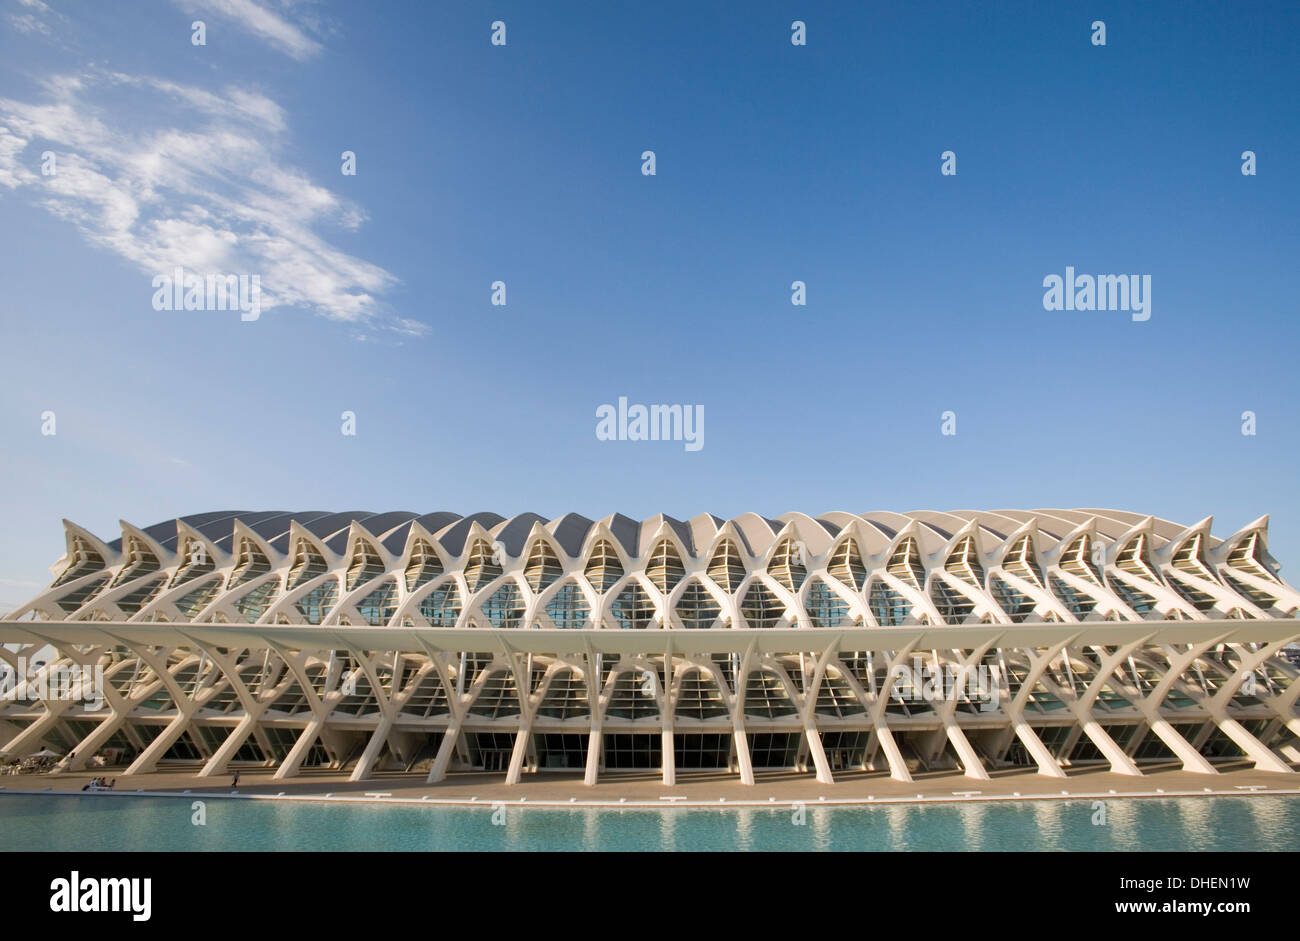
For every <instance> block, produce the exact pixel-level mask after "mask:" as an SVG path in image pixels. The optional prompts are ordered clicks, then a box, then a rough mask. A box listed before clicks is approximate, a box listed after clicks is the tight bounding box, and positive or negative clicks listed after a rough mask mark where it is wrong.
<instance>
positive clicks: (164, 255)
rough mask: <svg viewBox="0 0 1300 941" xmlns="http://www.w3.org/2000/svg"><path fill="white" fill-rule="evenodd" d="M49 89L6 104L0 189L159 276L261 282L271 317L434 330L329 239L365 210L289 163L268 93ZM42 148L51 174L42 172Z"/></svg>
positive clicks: (72, 83) (120, 79)
mask: <svg viewBox="0 0 1300 941" xmlns="http://www.w3.org/2000/svg"><path fill="white" fill-rule="evenodd" d="M44 91H45V94H44V96H43V98H42V100H40V101H37V102H21V101H15V100H13V99H7V98H0V194H3V193H4V192H5V191H6V190H9V191H15V192H22V193H25V194H29V195H30V196H31V197H32V198H33V199H35V200H36V201H37V202H38V203H39V204H40V205H42V206H43V207H44V208H45V209H47V210H48V211H49V212H51V213H52V214H54V215H55V216H57V217H59V218H61V219H65V220H67V221H68V222H70V223H72V224H73V225H75V226H76V227H77V228H78V229H79V230H80V231H81V233H82V234H83V235H84V236H85V237H86V238H87V239H88V240H90V241H91V242H92V243H94V244H96V245H100V246H102V247H104V248H107V249H109V250H111V251H113V252H115V253H117V254H118V255H120V256H121V257H123V258H125V259H127V260H128V261H130V262H132V263H133V264H135V265H136V266H138V267H139V268H140V269H141V270H143V271H144V272H146V273H148V274H150V276H152V275H154V274H160V273H166V272H169V271H170V270H171V269H173V268H174V267H177V266H181V267H184V268H185V269H186V270H187V271H190V272H193V273H196V274H223V273H224V274H230V273H235V274H241V273H248V274H258V275H260V276H261V284H262V300H261V305H262V309H263V310H264V311H265V310H269V309H272V308H274V307H276V306H279V305H291V306H301V307H306V308H309V309H312V310H314V311H316V312H317V313H320V314H322V315H324V316H326V317H329V318H331V319H335V320H341V321H347V322H350V323H354V324H357V325H359V326H370V327H375V328H382V329H386V330H391V331H393V332H394V333H396V334H398V335H401V336H422V335H426V334H427V333H428V328H427V327H426V326H425V325H424V324H422V323H420V322H419V321H413V320H409V319H405V318H400V317H394V316H391V315H389V314H387V313H386V312H385V310H384V305H383V304H382V302H381V301H380V299H379V298H380V296H381V295H382V294H384V292H386V291H388V290H389V289H391V288H392V287H393V286H394V285H395V284H396V283H397V279H396V278H395V277H394V276H393V275H392V274H390V273H389V272H388V271H386V270H384V269H383V268H381V267H379V266H378V265H375V264H372V263H370V262H367V261H364V260H362V259H360V258H357V257H355V256H353V255H350V254H348V253H347V252H345V251H343V250H341V249H339V248H338V247H336V246H335V245H333V244H331V242H330V241H329V239H328V238H327V237H326V235H325V234H323V233H325V232H327V231H328V229H329V228H331V227H333V228H336V229H343V230H352V229H356V228H357V227H359V226H360V225H361V224H362V223H363V222H364V221H365V213H364V211H363V210H362V209H361V207H359V206H357V205H356V204H354V203H353V202H351V201H349V200H347V199H344V198H342V197H340V196H338V195H336V194H335V193H333V192H331V191H330V190H328V189H326V188H325V187H323V186H320V185H317V184H316V183H313V182H312V181H311V179H310V177H309V176H308V174H307V173H306V172H304V171H303V170H301V169H298V168H296V167H293V166H291V165H289V164H287V163H285V162H284V160H282V159H281V155H280V153H279V151H280V144H281V142H282V139H283V138H284V137H285V135H286V120H285V115H284V112H283V110H282V109H281V108H280V106H279V105H278V104H276V102H274V101H272V100H271V99H270V98H267V97H266V96H265V95H263V94H261V93H260V92H258V91H256V90H253V89H248V88H240V87H228V88H225V89H223V90H221V91H219V92H217V91H208V90H205V89H201V88H197V87H193V86H189V85H182V84H177V83H175V82H171V81H165V80H162V79H158V78H154V77H150V76H142V75H125V74H122V73H118V72H107V71H88V72H84V73H81V74H78V75H62V76H56V77H53V78H50V79H47V80H46V81H45V82H44ZM105 99H111V108H110V107H107V106H104V105H103V104H102V103H103V102H104V100H105ZM45 151H51V152H53V153H54V155H55V160H56V161H57V164H56V166H57V172H56V173H54V174H53V175H45V174H43V173H42V172H41V167H42V156H41V155H42V154H43V153H44V152H45ZM148 296H151V292H149V293H148ZM147 302H148V300H147V298H146V300H145V303H147Z"/></svg>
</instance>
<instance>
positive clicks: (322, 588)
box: [0, 510, 1300, 783]
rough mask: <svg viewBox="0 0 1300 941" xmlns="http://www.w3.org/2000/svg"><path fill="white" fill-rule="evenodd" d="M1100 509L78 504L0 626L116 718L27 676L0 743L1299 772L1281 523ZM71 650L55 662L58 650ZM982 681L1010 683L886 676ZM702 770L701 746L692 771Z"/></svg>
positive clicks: (233, 752)
mask: <svg viewBox="0 0 1300 941" xmlns="http://www.w3.org/2000/svg"><path fill="white" fill-rule="evenodd" d="M1210 524H1211V521H1210V520H1209V519H1205V520H1203V521H1201V522H1200V523H1197V524H1195V525H1193V526H1187V527H1184V526H1180V525H1177V524H1174V523H1170V522H1167V521H1163V520H1157V519H1154V518H1152V517H1141V516H1137V515H1135V514H1130V513H1123V512H1117V511H1105V510H1038V511H1032V512H1021V511H1000V512H996V513H986V512H978V513H977V512H957V513H930V512H918V513H910V514H905V515H903V514H894V513H871V514H865V515H853V514H848V513H831V514H826V515H824V516H822V517H819V518H816V519H814V518H812V517H808V516H805V515H802V514H787V515H785V516H782V517H779V518H777V519H775V520H769V519H764V518H762V517H759V516H756V515H754V514H746V515H744V516H741V517H738V518H736V519H733V520H728V521H723V520H720V519H718V518H716V517H712V516H706V515H702V516H698V517H695V518H693V519H691V520H688V521H685V522H681V521H677V520H674V519H671V518H669V517H664V516H658V517H653V518H651V519H649V520H645V521H642V522H637V521H635V520H631V519H629V518H627V517H622V516H617V515H616V516H611V517H606V518H605V519H602V520H599V521H596V522H592V521H590V520H587V519H585V518H583V517H580V516H577V515H574V514H570V515H568V516H564V517H561V518H559V519H556V520H552V521H547V520H545V519H543V518H541V517H538V516H536V515H533V514H525V515H522V516H517V517H513V518H511V519H504V518H502V517H499V516H496V515H494V514H476V515H474V516H470V517H463V518H462V517H459V516H456V515H454V514H449V513H438V514H428V515H425V516H417V515H416V514H414V513H384V514H368V513H343V514H329V513H322V512H315V513H311V512H308V513H210V514H204V515H202V516H195V517H186V518H183V519H180V520H176V521H172V522H168V523H164V524H159V525H156V526H151V527H148V528H147V529H139V528H137V527H134V526H131V525H130V524H127V523H123V524H122V535H121V538H119V539H117V540H114V541H113V542H111V543H105V542H102V541H101V540H99V539H98V538H96V537H95V536H94V535H93V534H91V533H89V532H87V531H86V530H84V529H82V528H81V527H78V526H76V525H74V524H72V523H67V522H65V530H66V540H67V552H66V554H65V556H64V558H62V559H60V560H59V562H58V563H56V565H55V566H54V567H53V570H52V571H53V572H54V573H55V578H54V582H53V584H52V585H51V586H50V588H49V589H47V590H46V591H44V592H42V593H41V594H40V595H38V596H37V597H36V598H34V599H32V600H31V601H29V602H28V603H27V604H25V605H23V606H22V607H21V608H19V609H17V610H16V611H14V612H12V613H11V614H10V615H9V616H7V618H6V619H5V620H4V621H0V644H4V645H5V646H4V647H0V658H3V660H5V661H7V662H8V663H9V664H10V666H11V668H12V669H13V670H15V671H16V670H17V667H18V666H19V664H20V663H22V664H30V663H31V662H32V661H33V660H35V659H38V655H40V654H41V652H44V656H43V657H41V659H44V661H45V665H44V666H43V667H42V669H43V670H44V671H46V672H47V673H53V672H55V671H58V670H60V669H62V668H65V667H67V666H69V665H71V664H76V665H83V666H86V667H90V668H96V667H98V668H100V669H102V671H103V675H104V678H105V682H104V684H103V692H104V708H102V709H99V710H91V709H88V708H86V704H85V703H84V702H83V701H81V700H80V699H74V698H72V697H71V696H69V695H67V693H68V691H67V690H64V691H63V695H60V696H53V695H50V694H48V693H43V692H42V691H43V690H45V689H47V688H48V687H49V685H50V684H45V685H44V686H42V684H41V683H40V682H38V680H39V676H33V675H31V673H30V671H29V673H28V675H27V676H24V677H19V681H18V682H17V684H16V685H14V686H13V687H12V688H11V690H10V691H9V693H8V696H7V698H6V699H4V700H0V745H2V747H0V754H4V755H6V756H8V757H9V758H14V757H21V756H24V755H27V754H30V753H32V752H34V751H36V750H39V749H41V748H44V747H55V748H59V749H61V750H64V751H67V752H70V753H73V754H72V756H71V757H69V758H67V759H65V760H64V761H63V762H62V763H61V765H60V770H67V769H69V768H79V767H82V766H84V764H85V762H86V761H87V760H88V759H89V758H90V757H91V756H93V755H96V754H107V755H109V756H110V757H115V758H119V759H120V760H121V761H123V762H125V763H126V764H127V765H128V767H129V770H130V772H132V773H141V772H146V771H150V770H155V769H157V768H158V767H159V766H160V765H165V766H175V767H184V766H192V767H193V768H194V769H195V772H196V773H198V774H201V775H205V776H210V775H216V774H220V773H224V772H226V771H228V770H229V769H230V768H231V767H232V766H234V767H238V766H240V765H241V764H244V763H251V764H258V765H273V766H274V767H275V768H276V774H277V775H278V776H281V777H289V776H292V775H295V774H298V773H300V771H301V769H303V768H304V767H313V766H323V767H329V768H334V769H338V768H346V769H348V770H349V771H350V773H351V775H352V776H353V777H354V778H356V779H361V778H365V777H367V776H369V775H371V774H373V773H375V772H376V771H379V770H402V769H406V770H411V769H414V768H419V769H420V770H421V771H424V770H425V769H427V772H428V777H429V779H430V780H431V781H435V780H439V779H441V778H442V777H443V776H444V775H445V774H446V773H447V772H448V771H449V770H455V769H457V768H474V767H479V768H482V767H487V768H499V769H501V770H504V771H505V773H506V779H507V781H509V782H515V781H517V780H518V779H519V777H520V775H521V774H522V773H524V772H525V771H528V770H545V769H547V768H548V767H569V768H573V767H575V766H576V767H581V768H582V769H584V774H585V779H586V781H587V782H588V783H594V781H595V780H596V777H597V775H598V774H599V773H600V772H601V771H602V770H615V769H616V768H618V767H624V766H632V767H645V766H646V765H647V763H649V764H651V765H653V767H655V768H657V769H660V770H661V772H662V775H663V780H664V781H665V783H672V782H673V780H674V779H675V776H676V773H677V765H678V764H681V765H683V766H684V767H687V766H689V767H695V766H701V767H726V768H730V769H732V770H734V771H736V772H738V773H739V774H740V776H741V778H742V780H744V781H746V782H752V781H753V779H754V770H755V767H756V766H757V767H760V768H762V767H787V768H789V767H793V768H796V769H799V770H804V769H807V770H810V771H813V772H815V773H816V774H817V776H818V778H819V779H821V780H827V781H829V780H832V779H833V775H834V773H835V772H836V771H837V770H841V769H843V770H849V769H853V768H862V769H877V770H881V771H885V770H887V771H888V772H889V773H890V774H891V775H892V776H893V777H895V778H898V779H902V780H908V779H910V775H911V773H912V772H914V771H915V770H917V769H918V768H935V767H938V768H943V767H949V768H960V769H962V770H963V771H964V772H965V774H967V775H969V776H971V777H975V778H981V777H985V776H987V773H988V770H989V769H990V768H998V767H1005V766H1007V765H1015V764H1022V765H1027V766H1030V767H1036V768H1037V769H1038V770H1039V771H1040V772H1041V773H1043V774H1048V775H1054V776H1063V775H1065V774H1066V773H1067V772H1068V770H1069V769H1070V768H1073V767H1080V766H1090V765H1095V764H1096V763H1102V764H1104V765H1109V767H1110V769H1111V770H1113V771H1116V772H1120V773H1126V774H1138V773H1141V772H1140V766H1142V765H1145V764H1146V763H1147V762H1148V761H1151V762H1155V761H1164V762H1168V761H1175V762H1180V763H1181V764H1182V766H1183V767H1184V768H1185V769H1188V770H1193V771H1199V772H1204V773H1215V771H1216V766H1218V765H1221V764H1222V763H1224V762H1229V761H1247V762H1253V763H1254V765H1255V766H1256V767H1257V768H1262V769H1267V770H1272V771H1277V772H1290V771H1291V769H1292V766H1293V765H1295V764H1296V763H1297V762H1300V718H1298V717H1297V715H1298V714H1297V707H1296V698H1297V695H1298V694H1300V684H1297V683H1295V682H1294V681H1295V678H1296V673H1297V670H1296V667H1295V665H1294V664H1293V663H1292V662H1291V661H1290V660H1289V659H1288V658H1287V657H1286V656H1283V651H1284V648H1286V647H1287V645H1288V644H1292V643H1294V642H1295V640H1296V639H1297V637H1300V622H1297V621H1296V619H1295V613H1296V610H1297V608H1298V607H1300V594H1297V592H1296V591H1295V590H1294V589H1292V588H1291V587H1290V586H1289V585H1287V584H1286V583H1285V582H1283V581H1282V580H1281V578H1280V577H1279V575H1278V571H1279V567H1278V565H1277V564H1276V562H1275V561H1274V560H1273V559H1272V557H1271V556H1270V555H1269V554H1268V550H1267V518H1266V517H1265V518H1261V519H1260V520H1257V521H1255V522H1254V523H1251V524H1250V525H1248V526H1246V527H1244V528H1243V529H1241V530H1240V531H1238V532H1237V533H1235V534H1233V535H1232V536H1230V537H1229V538H1227V539H1222V540H1220V539H1216V538H1214V537H1213V536H1212V535H1211V533H1210ZM51 651H52V653H51ZM917 664H921V665H924V666H927V667H932V668H934V669H936V670H938V669H940V668H943V667H948V668H950V669H960V668H963V667H964V668H969V669H971V670H977V669H979V668H984V669H986V670H991V671H994V673H995V675H996V676H997V677H999V678H1000V683H999V685H998V687H997V688H996V689H995V691H994V699H995V701H993V702H987V701H977V699H976V698H975V697H973V696H971V695H968V694H966V693H965V692H964V691H958V692H955V693H954V694H952V695H949V696H946V697H943V696H941V697H939V698H938V699H934V698H930V699H918V698H915V697H913V696H912V695H911V692H912V691H911V689H910V688H906V687H905V685H904V684H903V682H902V680H901V679H900V677H899V675H898V672H899V668H901V667H911V666H914V665H917ZM702 756H703V757H702Z"/></svg>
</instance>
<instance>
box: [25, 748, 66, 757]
mask: <svg viewBox="0 0 1300 941" xmlns="http://www.w3.org/2000/svg"><path fill="white" fill-rule="evenodd" d="M32 757H33V758H61V757H62V756H61V755H60V754H59V753H58V752H56V751H50V750H49V749H48V748H42V749H41V750H40V751H38V752H37V753H36V754H34V755H32Z"/></svg>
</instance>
